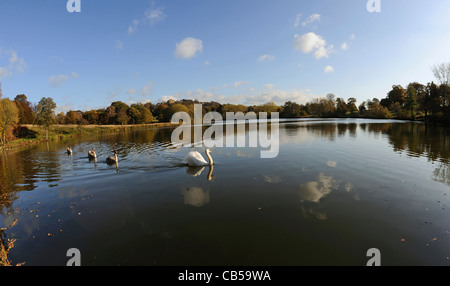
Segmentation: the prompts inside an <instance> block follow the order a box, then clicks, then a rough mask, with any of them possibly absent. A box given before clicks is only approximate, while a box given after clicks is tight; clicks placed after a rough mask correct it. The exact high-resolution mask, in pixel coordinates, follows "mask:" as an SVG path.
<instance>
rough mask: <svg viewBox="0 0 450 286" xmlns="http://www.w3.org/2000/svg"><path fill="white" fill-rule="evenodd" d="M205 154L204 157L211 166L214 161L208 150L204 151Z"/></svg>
mask: <svg viewBox="0 0 450 286" xmlns="http://www.w3.org/2000/svg"><path fill="white" fill-rule="evenodd" d="M205 154H206V157H207V158H208V161H209V165H210V166H211V165H212V164H213V163H214V161H213V158H212V157H211V155H210V154H209V153H208V152H205Z"/></svg>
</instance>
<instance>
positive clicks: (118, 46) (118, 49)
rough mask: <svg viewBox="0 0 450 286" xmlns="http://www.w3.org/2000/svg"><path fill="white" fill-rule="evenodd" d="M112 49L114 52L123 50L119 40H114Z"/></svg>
mask: <svg viewBox="0 0 450 286" xmlns="http://www.w3.org/2000/svg"><path fill="white" fill-rule="evenodd" d="M114 48H115V49H116V51H121V50H123V42H122V41H120V40H116V42H115V43H114Z"/></svg>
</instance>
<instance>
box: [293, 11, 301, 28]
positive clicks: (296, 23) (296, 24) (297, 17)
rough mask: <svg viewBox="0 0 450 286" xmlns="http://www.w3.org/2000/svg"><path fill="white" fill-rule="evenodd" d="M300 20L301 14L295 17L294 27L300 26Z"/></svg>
mask: <svg viewBox="0 0 450 286" xmlns="http://www.w3.org/2000/svg"><path fill="white" fill-rule="evenodd" d="M301 18H302V14H297V16H296V17H295V23H294V27H296V28H297V27H298V26H299V25H300V19H301Z"/></svg>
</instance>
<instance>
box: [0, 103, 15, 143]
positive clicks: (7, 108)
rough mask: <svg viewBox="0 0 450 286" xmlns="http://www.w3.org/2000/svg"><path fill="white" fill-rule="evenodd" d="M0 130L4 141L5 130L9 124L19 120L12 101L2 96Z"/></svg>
mask: <svg viewBox="0 0 450 286" xmlns="http://www.w3.org/2000/svg"><path fill="white" fill-rule="evenodd" d="M0 105H1V108H0V109H1V112H0V130H1V132H2V138H3V142H4V143H5V142H6V131H7V130H8V128H9V126H10V125H13V124H16V123H17V122H19V110H18V108H17V106H16V104H15V103H14V102H12V101H11V100H9V99H8V98H3V99H2V100H1V101H0Z"/></svg>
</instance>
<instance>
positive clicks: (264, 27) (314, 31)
mask: <svg viewBox="0 0 450 286" xmlns="http://www.w3.org/2000/svg"><path fill="white" fill-rule="evenodd" d="M80 2H81V12H80V13H69V12H68V11H67V9H66V4H67V1H66V0H35V1H25V0H0V82H1V83H2V89H3V94H4V96H5V97H9V98H11V99H12V98H14V97H15V96H16V95H17V94H22V93H24V94H26V95H27V97H28V99H29V100H30V101H31V102H34V103H36V102H38V101H39V100H40V99H41V98H42V97H52V98H53V99H54V100H55V102H56V104H57V105H58V109H57V111H68V110H77V109H81V110H89V109H97V108H104V107H106V106H108V105H109V104H110V103H111V102H113V101H117V100H120V101H123V102H126V103H128V104H131V103H136V102H146V101H151V102H154V103H156V102H159V101H161V100H167V99H170V98H174V99H182V98H189V99H199V100H203V101H210V100H215V101H218V102H221V103H242V104H247V105H249V104H262V103H265V102H268V101H274V102H275V103H277V104H283V103H284V102H286V101H288V100H292V101H296V102H298V103H306V102H308V101H310V100H312V99H313V98H315V97H323V96H325V95H326V94H327V93H334V94H335V95H336V96H338V97H343V98H345V99H348V98H349V97H355V98H356V99H357V100H358V101H359V102H361V101H363V100H366V99H369V98H370V99H371V98H373V97H377V98H383V97H385V96H386V93H387V92H388V91H389V90H390V88H391V86H392V85H394V84H401V85H403V86H406V85H407V84H408V83H409V82H412V81H418V82H421V83H424V84H426V83H427V82H430V81H432V80H434V78H433V74H432V72H431V67H432V66H433V65H434V64H438V63H442V62H448V61H450V17H449V15H450V1H448V0H440V1H437V0H434V1H424V0H420V1H418V0H417V1H412V0H408V1H407V0H395V1H394V0H380V3H381V11H380V12H378V13H377V12H374V13H369V12H368V10H367V8H366V4H367V2H368V1H366V0H345V1H343V0H342V1H336V0H317V1H300V0H223V1H218V0H170V1H169V0H167V1H162V0H156V1H148V0H145V1H141V0H133V1H124V0H120V1H119V0H111V1H92V0H80Z"/></svg>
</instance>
